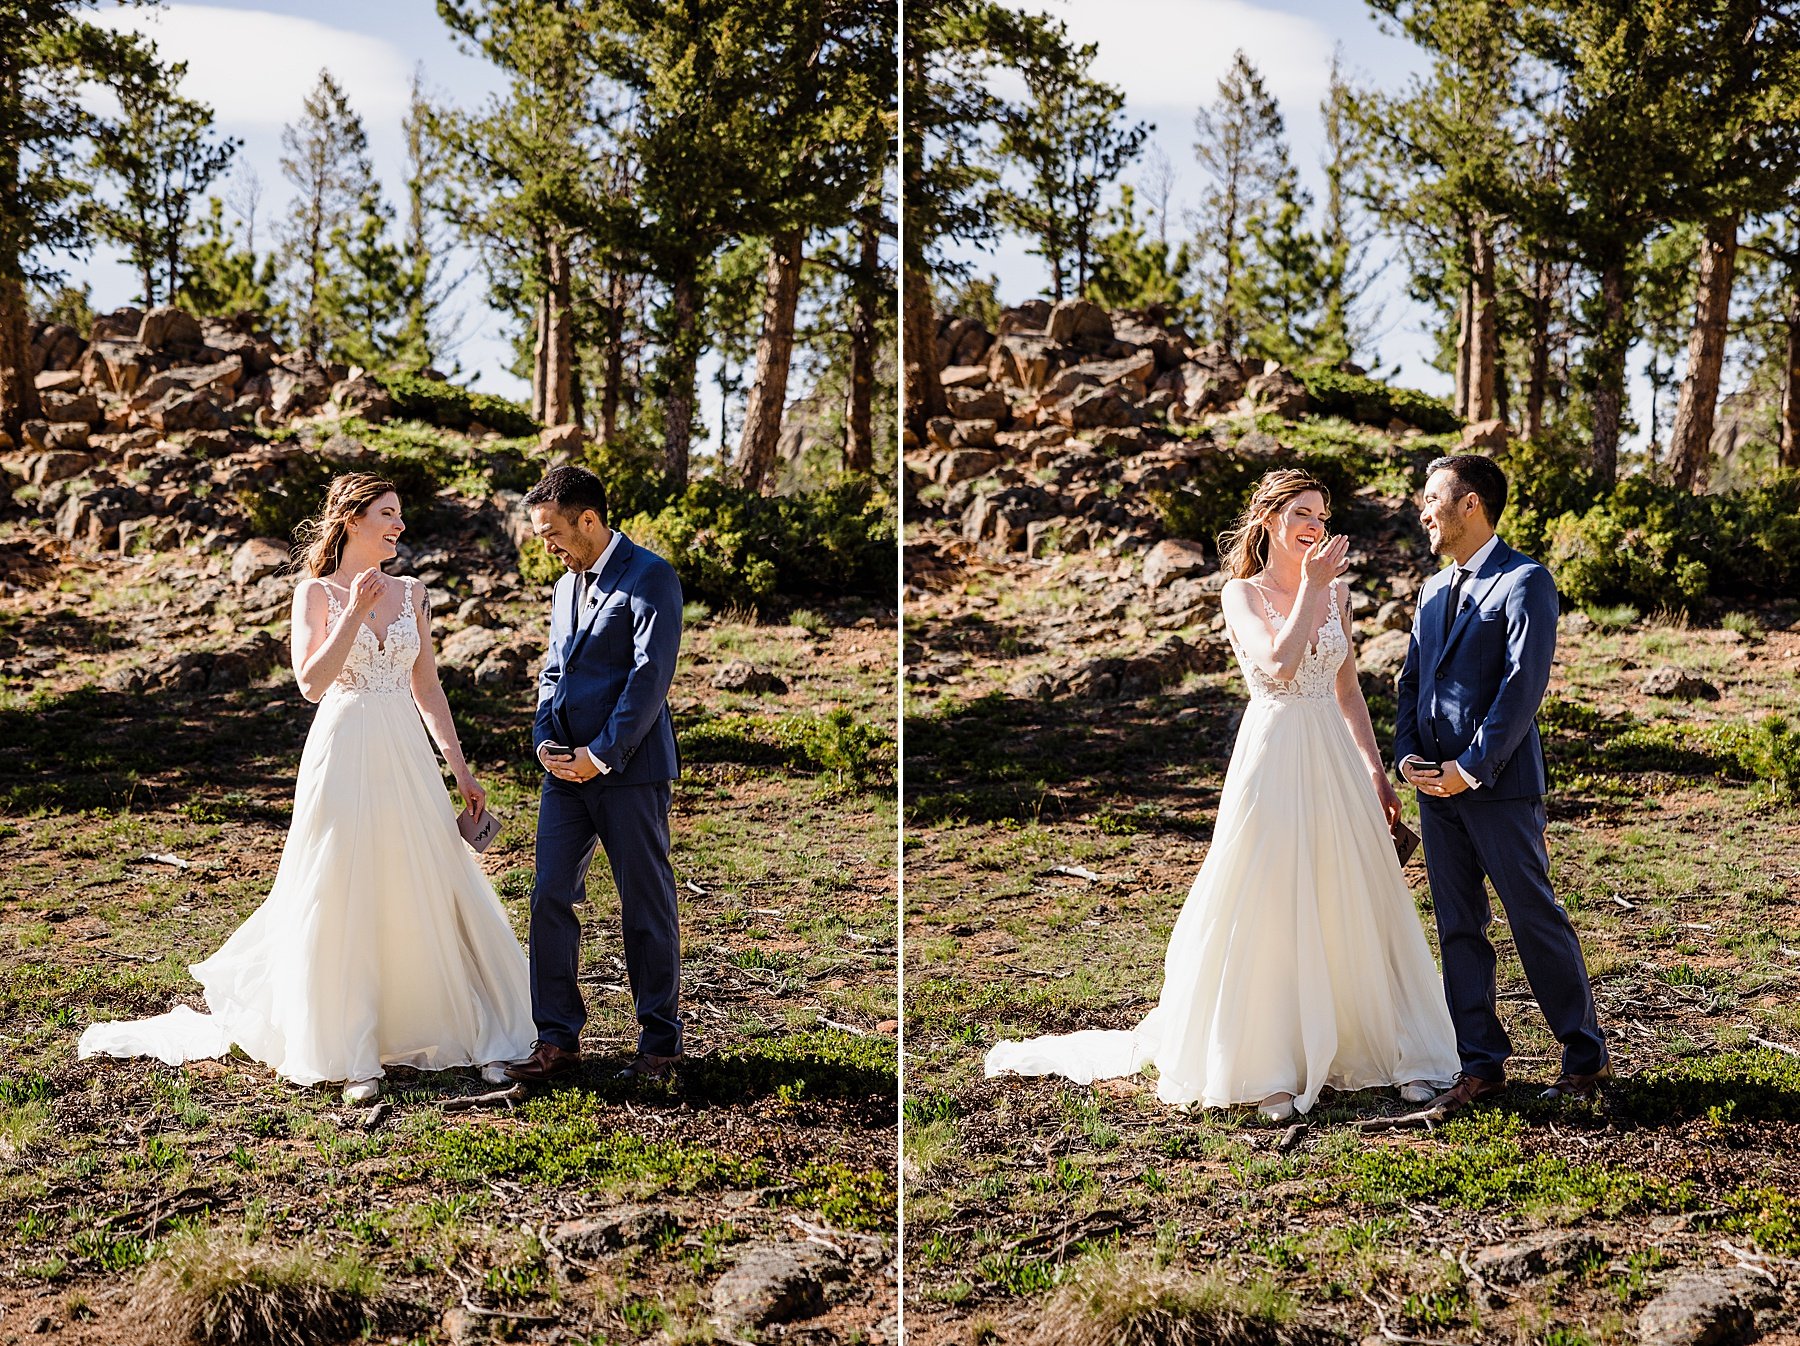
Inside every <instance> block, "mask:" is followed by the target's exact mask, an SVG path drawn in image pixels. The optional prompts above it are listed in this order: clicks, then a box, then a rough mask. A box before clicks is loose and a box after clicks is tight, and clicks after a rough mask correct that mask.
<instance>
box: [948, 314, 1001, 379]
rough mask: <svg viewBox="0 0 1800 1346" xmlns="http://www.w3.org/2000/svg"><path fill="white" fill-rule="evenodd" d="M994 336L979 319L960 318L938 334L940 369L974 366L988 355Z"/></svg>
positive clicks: (956, 318) (953, 320)
mask: <svg viewBox="0 0 1800 1346" xmlns="http://www.w3.org/2000/svg"><path fill="white" fill-rule="evenodd" d="M993 343H994V338H993V334H992V333H990V332H989V331H988V329H987V328H986V327H983V326H982V325H981V321H980V320H979V319H977V318H970V317H966V316H958V317H955V318H952V319H950V321H949V322H947V323H945V324H944V329H943V331H941V332H939V333H938V367H939V368H940V369H941V368H944V367H947V366H950V365H972V364H974V363H975V362H976V361H978V360H980V359H981V358H982V357H983V356H984V355H986V354H987V349H988V347H989V346H991V345H993Z"/></svg>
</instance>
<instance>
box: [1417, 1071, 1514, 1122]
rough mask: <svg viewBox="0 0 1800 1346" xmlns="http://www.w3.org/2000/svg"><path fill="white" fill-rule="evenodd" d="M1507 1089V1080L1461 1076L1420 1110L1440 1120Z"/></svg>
mask: <svg viewBox="0 0 1800 1346" xmlns="http://www.w3.org/2000/svg"><path fill="white" fill-rule="evenodd" d="M1505 1088H1506V1081H1505V1080H1484V1079H1482V1078H1481V1076H1479V1075H1469V1074H1459V1075H1458V1076H1457V1077H1456V1083H1454V1084H1452V1085H1451V1086H1450V1087H1449V1088H1448V1089H1446V1090H1445V1091H1444V1092H1443V1093H1441V1094H1439V1095H1438V1096H1437V1097H1436V1098H1434V1099H1432V1100H1431V1102H1429V1103H1427V1104H1426V1105H1425V1106H1424V1107H1422V1108H1420V1109H1419V1111H1420V1112H1425V1113H1430V1114H1431V1115H1432V1116H1434V1117H1437V1118H1439V1119H1442V1118H1445V1117H1448V1116H1450V1115H1451V1114H1452V1113H1458V1112H1461V1111H1462V1110H1463V1109H1464V1108H1466V1107H1468V1106H1469V1105H1470V1104H1471V1103H1479V1102H1480V1101H1481V1100H1482V1099H1484V1098H1492V1097H1493V1096H1494V1095H1495V1094H1497V1093H1500V1092H1501V1091H1502V1090H1504V1089H1505Z"/></svg>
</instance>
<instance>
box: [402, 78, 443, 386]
mask: <svg viewBox="0 0 1800 1346" xmlns="http://www.w3.org/2000/svg"><path fill="white" fill-rule="evenodd" d="M432 126H433V116H432V110H431V105H430V103H429V101H428V100H427V99H426V97H425V90H424V75H423V71H422V70H421V69H415V70H414V71H413V82H412V91H411V97H410V99H409V100H408V103H407V109H406V119H405V120H404V121H403V122H402V123H401V128H400V129H401V133H402V135H403V136H404V138H405V143H406V168H405V175H406V176H405V181H406V219H405V222H404V224H403V225H402V232H401V238H400V267H399V275H398V277H397V298H398V300H399V309H400V319H399V327H398V330H397V331H396V332H395V334H394V337H393V341H392V350H391V352H390V357H391V361H392V363H393V364H394V365H396V366H397V367H399V368H401V369H408V370H419V369H424V368H426V367H427V366H430V365H435V364H436V363H437V361H438V360H439V359H440V358H442V356H443V354H444V352H445V351H446V349H447V347H448V345H449V343H450V341H451V339H452V337H453V335H454V332H453V328H452V326H451V325H449V324H446V322H445V307H446V305H447V304H448V302H449V299H450V295H451V293H452V292H453V291H454V290H455V288H456V285H457V279H458V278H457V277H454V276H452V275H450V274H449V273H448V272H447V270H446V262H447V258H448V254H449V250H450V249H449V239H448V238H447V237H446V226H445V224H444V222H443V206H442V203H443V199H444V168H443V157H442V156H441V155H440V154H439V153H437V150H438V146H437V143H436V141H435V139H434V138H433V135H432Z"/></svg>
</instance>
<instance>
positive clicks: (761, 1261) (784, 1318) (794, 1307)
mask: <svg viewBox="0 0 1800 1346" xmlns="http://www.w3.org/2000/svg"><path fill="white" fill-rule="evenodd" d="M846 1274H848V1271H847V1268H846V1266H845V1264H844V1261H843V1259H842V1258H841V1257H839V1256H838V1255H837V1254H836V1253H835V1252H832V1251H831V1250H829V1249H827V1248H824V1247H821V1246H820V1245H819V1244H816V1243H779V1244H758V1245H753V1246H750V1247H747V1248H745V1249H744V1250H743V1251H742V1252H741V1253H739V1254H738V1257H737V1261H736V1262H735V1263H733V1264H732V1267H731V1269H730V1270H729V1271H727V1272H726V1273H725V1274H724V1275H723V1276H721V1277H719V1279H718V1281H717V1282H716V1283H715V1284H714V1285H713V1292H712V1310H713V1314H714V1315H715V1316H716V1317H717V1318H718V1319H719V1320H720V1321H721V1322H723V1323H728V1324H732V1325H735V1326H739V1327H753V1328H754V1327H766V1326H768V1325H769V1324H770V1323H784V1322H791V1321H793V1320H794V1319H796V1318H805V1317H810V1316H812V1315H813V1314H816V1313H817V1312H818V1311H819V1310H820V1309H822V1308H823V1307H824V1306H825V1284H826V1282H827V1281H833V1280H841V1279H842V1278H843V1277H844V1276H845V1275H846Z"/></svg>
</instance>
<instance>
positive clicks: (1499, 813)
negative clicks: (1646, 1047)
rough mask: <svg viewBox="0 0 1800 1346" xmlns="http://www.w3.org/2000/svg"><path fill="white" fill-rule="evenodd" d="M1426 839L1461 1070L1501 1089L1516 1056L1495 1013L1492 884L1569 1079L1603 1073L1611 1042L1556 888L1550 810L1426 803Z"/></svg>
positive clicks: (1422, 803) (1538, 804)
mask: <svg viewBox="0 0 1800 1346" xmlns="http://www.w3.org/2000/svg"><path fill="white" fill-rule="evenodd" d="M1419 831H1420V834H1421V836H1422V837H1423V839H1424V842H1425V871H1426V874H1427V876H1428V877H1429V879H1430V881H1431V904H1432V907H1433V908H1434V910H1435V911H1436V913H1437V929H1438V947H1439V950H1440V952H1441V953H1442V955H1443V960H1444V998H1445V1000H1446V1001H1447V1002H1448V1004H1449V1006H1450V1019H1451V1022H1452V1023H1454V1024H1455V1026H1456V1050H1457V1054H1458V1056H1459V1057H1460V1058H1461V1059H1462V1068H1463V1070H1464V1071H1465V1072H1466V1073H1467V1074H1470V1075H1476V1076H1479V1077H1480V1078H1482V1079H1488V1080H1498V1079H1502V1078H1504V1076H1505V1074H1506V1061H1507V1058H1508V1057H1510V1056H1511V1055H1512V1042H1511V1040H1510V1039H1509V1038H1508V1037H1507V1035H1506V1029H1505V1028H1504V1027H1503V1026H1502V1025H1501V1023H1500V1016H1499V1014H1498V1013H1497V1012H1496V1002H1497V1000H1498V988H1497V985H1496V980H1495V964H1496V957H1495V954H1494V946H1493V945H1492V944H1491V943H1490V942H1489V941H1488V927H1489V926H1490V925H1491V924H1492V923H1493V919H1494V917H1493V909H1492V907H1491V906H1490V905H1489V903H1488V893H1487V886H1486V883H1484V880H1486V881H1487V882H1491V883H1492V884H1493V887H1494V892H1495V894H1496V895H1497V896H1498V897H1499V898H1500V905H1501V906H1502V907H1503V908H1504V909H1505V911H1506V922H1507V925H1508V927H1509V928H1510V929H1511V931H1512V937H1513V946H1514V947H1515V948H1517V949H1518V951H1519V962H1520V964H1521V965H1523V967H1524V969H1525V979H1526V981H1527V982H1529V983H1530V985H1531V993H1532V995H1534V996H1535V997H1536V998H1537V1002H1538V1005H1539V1007H1540V1008H1541V1009H1542V1010H1543V1014H1544V1018H1545V1019H1546V1020H1547V1021H1548V1023H1549V1025H1550V1031H1551V1032H1553V1033H1554V1034H1555V1035H1556V1039H1557V1041H1558V1042H1560V1043H1562V1047H1563V1059H1562V1069H1563V1070H1564V1072H1566V1073H1569V1074H1579V1075H1590V1074H1593V1073H1594V1072H1596V1071H1598V1070H1600V1069H1601V1068H1602V1067H1603V1066H1604V1065H1605V1064H1606V1059H1607V1057H1606V1042H1605V1040H1604V1039H1603V1038H1602V1037H1601V1036H1600V1027H1599V1022H1598V1018H1597V1016H1596V1014H1595V1012H1594V992H1593V988H1592V986H1591V985H1590V984H1589V982H1588V971H1587V962H1586V960H1585V959H1584V958H1583V957H1582V953H1581V943H1580V941H1579V940H1578V939H1577V938H1576V935H1575V926H1574V924H1573V923H1572V922H1571V921H1570V920H1569V913H1568V912H1567V911H1566V910H1565V909H1564V907H1563V905H1562V903H1561V902H1559V901H1557V899H1556V894H1555V893H1554V892H1553V891H1552V890H1551V887H1550V855H1549V852H1548V851H1547V850H1546V849H1545V846H1544V802H1543V800H1541V799H1538V798H1535V797H1527V798H1523V799H1485V798H1482V797H1481V792H1480V791H1479V790H1468V791H1464V792H1463V793H1462V794H1458V795H1452V796H1451V797H1449V798H1448V799H1434V798H1432V797H1430V796H1428V795H1421V796H1420V798H1419Z"/></svg>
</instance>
